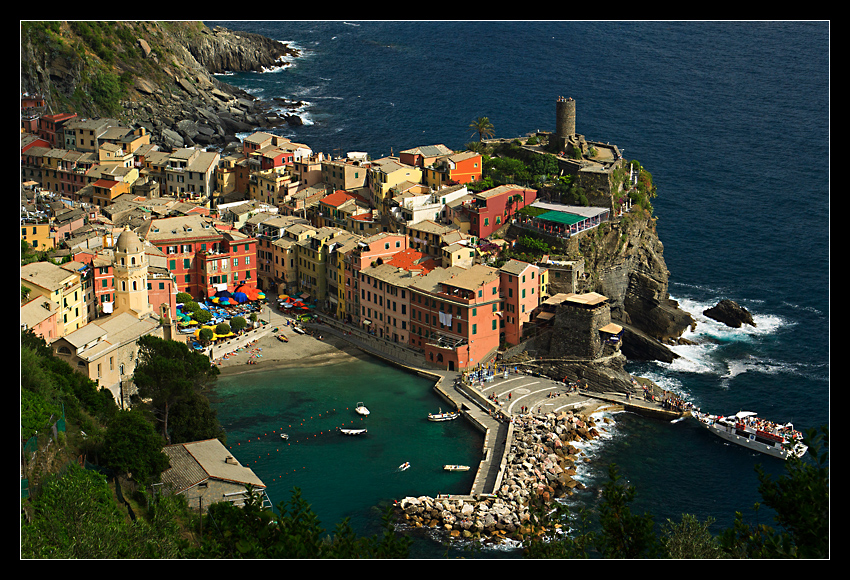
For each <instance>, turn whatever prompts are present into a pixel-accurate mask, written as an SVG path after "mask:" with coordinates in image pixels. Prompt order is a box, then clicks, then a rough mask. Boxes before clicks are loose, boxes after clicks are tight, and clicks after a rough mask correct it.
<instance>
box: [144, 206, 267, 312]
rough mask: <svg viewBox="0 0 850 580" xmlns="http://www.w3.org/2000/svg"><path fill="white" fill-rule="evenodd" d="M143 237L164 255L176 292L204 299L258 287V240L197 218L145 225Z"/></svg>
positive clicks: (195, 216) (196, 216)
mask: <svg viewBox="0 0 850 580" xmlns="http://www.w3.org/2000/svg"><path fill="white" fill-rule="evenodd" d="M140 234H141V235H143V236H144V237H145V239H147V241H149V242H150V243H151V244H153V245H155V246H156V247H157V248H159V250H160V251H161V252H162V253H163V254H165V257H166V263H167V268H168V271H169V272H170V273H172V274H173V275H174V276H175V279H176V282H177V291H178V292H186V293H188V294H190V295H191V296H193V297H194V298H196V299H198V300H204V299H205V298H207V297H208V296H212V295H214V294H215V293H216V292H218V291H219V290H228V291H229V292H233V291H234V290H235V289H236V287H237V286H239V285H241V284H248V285H249V286H256V284H257V240H256V239H255V238H251V237H249V236H246V235H244V234H242V233H240V232H238V231H236V230H232V229H227V228H225V227H224V226H217V225H214V224H213V223H211V222H210V221H209V220H208V219H205V218H203V217H202V216H198V215H186V216H180V217H173V218H165V219H160V220H151V221H150V222H149V223H147V224H145V228H144V229H143V230H142V231H140Z"/></svg>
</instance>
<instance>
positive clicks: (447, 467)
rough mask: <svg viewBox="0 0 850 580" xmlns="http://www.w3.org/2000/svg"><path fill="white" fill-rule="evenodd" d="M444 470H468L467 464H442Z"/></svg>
mask: <svg viewBox="0 0 850 580" xmlns="http://www.w3.org/2000/svg"><path fill="white" fill-rule="evenodd" d="M443 469H445V470H446V471H469V466H468V465H444V466H443Z"/></svg>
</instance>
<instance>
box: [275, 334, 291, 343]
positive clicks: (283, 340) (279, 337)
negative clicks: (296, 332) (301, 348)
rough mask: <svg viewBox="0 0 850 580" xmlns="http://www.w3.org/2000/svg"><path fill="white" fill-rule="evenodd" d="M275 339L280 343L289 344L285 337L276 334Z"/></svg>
mask: <svg viewBox="0 0 850 580" xmlns="http://www.w3.org/2000/svg"><path fill="white" fill-rule="evenodd" d="M277 339H278V340H279V341H280V342H289V339H288V338H286V337H285V336H283V335H282V334H278V335H277Z"/></svg>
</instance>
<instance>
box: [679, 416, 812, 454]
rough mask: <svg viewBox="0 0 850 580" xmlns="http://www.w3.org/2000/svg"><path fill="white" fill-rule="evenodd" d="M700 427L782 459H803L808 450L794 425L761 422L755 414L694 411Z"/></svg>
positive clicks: (748, 447) (727, 439) (763, 420)
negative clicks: (717, 413) (720, 414)
mask: <svg viewBox="0 0 850 580" xmlns="http://www.w3.org/2000/svg"><path fill="white" fill-rule="evenodd" d="M691 415H692V416H693V417H694V418H695V419H696V420H697V421H699V423H700V425H702V426H703V427H705V428H706V429H708V430H709V431H711V432H712V433H714V434H715V435H717V436H718V437H721V438H723V439H725V440H726V441H729V442H731V443H735V444H737V445H740V446H742V447H746V448H747V449H752V450H753V451H758V452H760V453H765V454H767V455H772V456H773V457H778V458H780V459H788V457H790V456H794V457H802V456H803V455H804V454H805V453H806V451H807V450H808V447H807V446H806V445H804V444H803V436H802V434H801V433H800V432H799V431H795V430H794V425H792V424H791V423H786V424H784V425H782V424H779V423H773V422H771V421H767V420H765V419H760V418H759V417H757V416H756V414H755V413H753V412H752V411H741V412H739V413H736V414H735V415H731V416H728V417H725V416H718V415H711V414H709V413H701V412H699V411H691Z"/></svg>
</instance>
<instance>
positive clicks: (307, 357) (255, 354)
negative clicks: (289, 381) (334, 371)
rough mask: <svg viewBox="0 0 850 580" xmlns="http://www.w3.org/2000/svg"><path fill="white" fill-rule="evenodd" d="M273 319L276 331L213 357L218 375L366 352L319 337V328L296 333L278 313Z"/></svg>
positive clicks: (322, 361) (318, 362) (325, 361)
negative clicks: (224, 354)
mask: <svg viewBox="0 0 850 580" xmlns="http://www.w3.org/2000/svg"><path fill="white" fill-rule="evenodd" d="M274 321H275V322H276V324H273V325H271V326H272V328H277V329H278V331H277V332H276V333H275V332H270V333H268V334H266V335H265V336H263V337H261V338H259V339H257V340H255V341H253V342H251V343H248V344H247V345H246V346H245V347H242V348H240V349H239V350H237V351H235V352H233V353H232V354H230V355H229V356H227V357H223V358H220V359H216V360H215V361H213V363H214V364H215V365H216V366H217V367H218V368H219V370H220V371H221V374H222V375H232V374H238V373H244V372H251V371H258V370H263V371H265V370H268V369H269V368H271V367H278V368H287V367H289V368H291V367H307V366H319V365H326V364H332V363H338V362H343V361H345V360H350V359H353V358H363V357H365V356H367V355H366V354H365V353H363V352H362V351H361V350H360V349H358V348H356V347H354V346H352V345H351V344H349V343H348V342H346V341H344V340H342V339H340V338H338V337H336V336H332V335H331V336H327V335H321V336H322V338H321V339H319V338H318V336H319V335H320V334H321V330H318V331H314V333H313V335H312V336H311V335H310V334H298V333H297V332H295V331H294V330H293V328H292V327H291V326H287V325H286V323H285V321H284V319H283V317H282V316H277V317H275V320H274ZM281 323H282V324H281ZM278 335H283V336H285V337H286V338H287V340H288V342H282V341H281V340H279V339H278V338H277V337H278Z"/></svg>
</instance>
